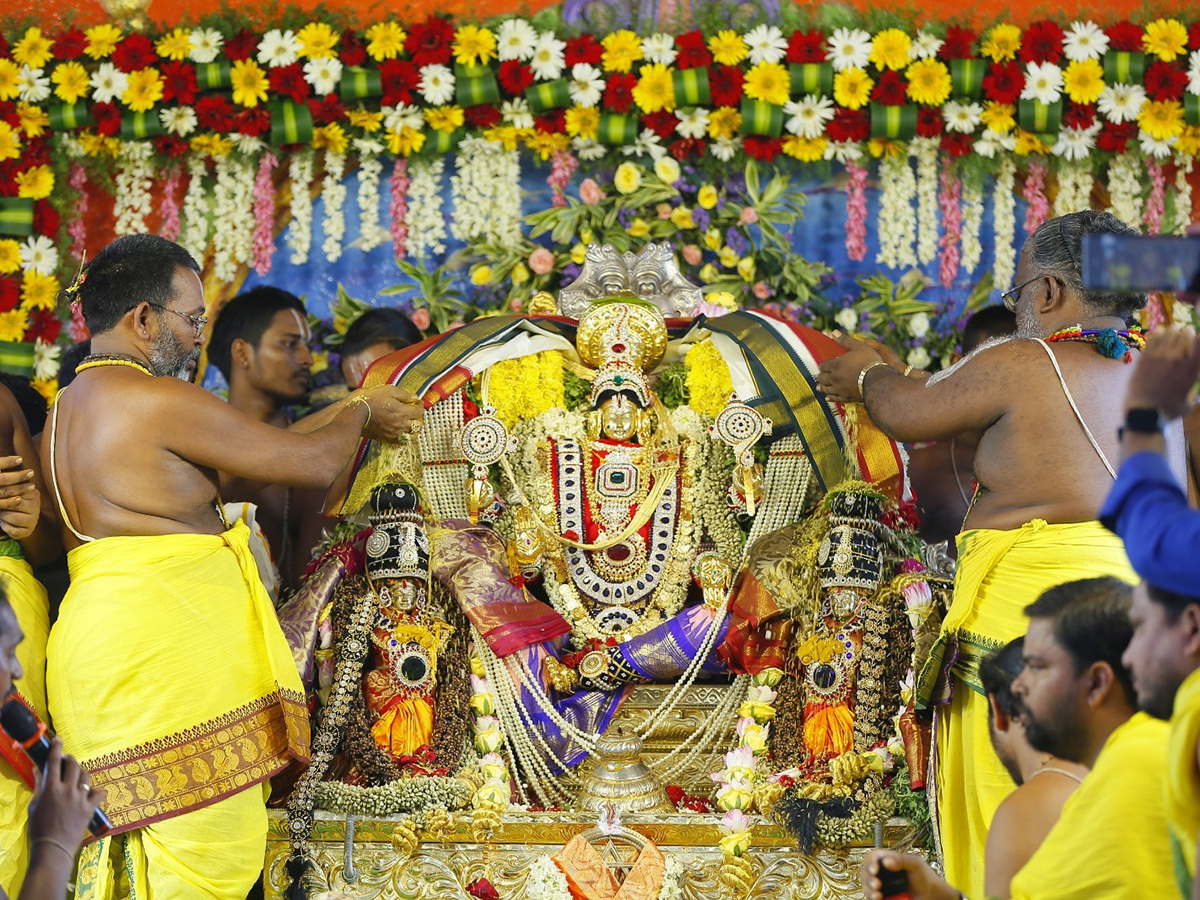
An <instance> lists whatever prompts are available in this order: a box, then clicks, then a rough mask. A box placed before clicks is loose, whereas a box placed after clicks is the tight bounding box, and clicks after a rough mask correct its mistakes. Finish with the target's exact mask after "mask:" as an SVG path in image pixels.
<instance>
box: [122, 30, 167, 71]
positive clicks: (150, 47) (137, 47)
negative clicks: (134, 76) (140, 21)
mask: <svg viewBox="0 0 1200 900" xmlns="http://www.w3.org/2000/svg"><path fill="white" fill-rule="evenodd" d="M112 62H113V65H114V66H116V67H117V68H118V69H120V70H121V71H122V72H136V71H137V70H138V69H144V68H146V67H147V66H152V65H154V64H155V63H156V62H158V53H157V52H156V51H155V49H154V41H152V40H150V38H148V37H146V36H145V35H144V34H138V33H137V32H134V33H133V34H130V35H127V36H126V37H125V39H124V40H122V41H121V43H119V44H117V49H115V50H114V51H113V53H112Z"/></svg>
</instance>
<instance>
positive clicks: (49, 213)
mask: <svg viewBox="0 0 1200 900" xmlns="http://www.w3.org/2000/svg"><path fill="white" fill-rule="evenodd" d="M58 223H59V219H58V210H57V209H55V208H54V204H53V203H51V202H50V201H49V200H38V201H36V202H35V203H34V204H33V233H34V234H44V235H47V236H49V237H54V236H55V235H56V234H58Z"/></svg>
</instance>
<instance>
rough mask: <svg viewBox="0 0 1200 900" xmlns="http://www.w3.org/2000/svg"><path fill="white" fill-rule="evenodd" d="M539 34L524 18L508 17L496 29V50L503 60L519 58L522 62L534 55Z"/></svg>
mask: <svg viewBox="0 0 1200 900" xmlns="http://www.w3.org/2000/svg"><path fill="white" fill-rule="evenodd" d="M537 39H538V34H537V31H536V30H535V29H534V27H533V26H532V25H530V24H529V23H528V22H527V21H525V20H524V19H507V20H505V21H504V22H501V23H500V27H499V28H498V29H497V30H496V52H497V54H498V55H499V56H500V59H501V61H504V60H507V59H519V60H521V61H522V62H524V61H525V60H527V59H529V57H531V56H533V48H534V45H535V44H536V43H537Z"/></svg>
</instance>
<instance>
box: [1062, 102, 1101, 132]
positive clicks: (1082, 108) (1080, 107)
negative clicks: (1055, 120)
mask: <svg viewBox="0 0 1200 900" xmlns="http://www.w3.org/2000/svg"><path fill="white" fill-rule="evenodd" d="M1095 121H1096V107H1095V104H1092V103H1071V102H1070V101H1069V100H1068V101H1067V103H1066V109H1065V110H1063V117H1062V123H1063V128H1075V129H1077V130H1082V129H1084V128H1091V127H1092V123H1093V122H1095Z"/></svg>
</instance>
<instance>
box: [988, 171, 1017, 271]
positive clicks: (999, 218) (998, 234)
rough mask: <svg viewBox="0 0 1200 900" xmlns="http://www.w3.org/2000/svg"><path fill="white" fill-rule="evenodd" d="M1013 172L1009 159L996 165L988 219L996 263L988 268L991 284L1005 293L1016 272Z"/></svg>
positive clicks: (1015, 209)
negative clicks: (991, 227) (990, 212)
mask: <svg viewBox="0 0 1200 900" xmlns="http://www.w3.org/2000/svg"><path fill="white" fill-rule="evenodd" d="M1016 172H1017V166H1016V163H1014V162H1013V159H1012V157H1011V156H1005V157H1004V158H1003V159H1002V160H1001V162H1000V171H999V172H998V173H997V175H996V190H995V193H994V194H993V195H992V202H993V207H992V216H993V225H994V232H995V238H996V239H995V242H994V243H995V254H996V261H995V264H994V265H993V267H992V279H993V283H994V284H995V285H996V287H997V288H998V289H999V290H1002V291H1003V290H1007V289H1008V286H1009V285H1010V284H1012V280H1013V274H1014V273H1015V272H1016V270H1017V250H1016V247H1014V246H1013V241H1014V240H1015V238H1016V234H1017V215H1016V212H1017V200H1016V197H1015V196H1014V195H1013V181H1014V179H1015V176H1016Z"/></svg>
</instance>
